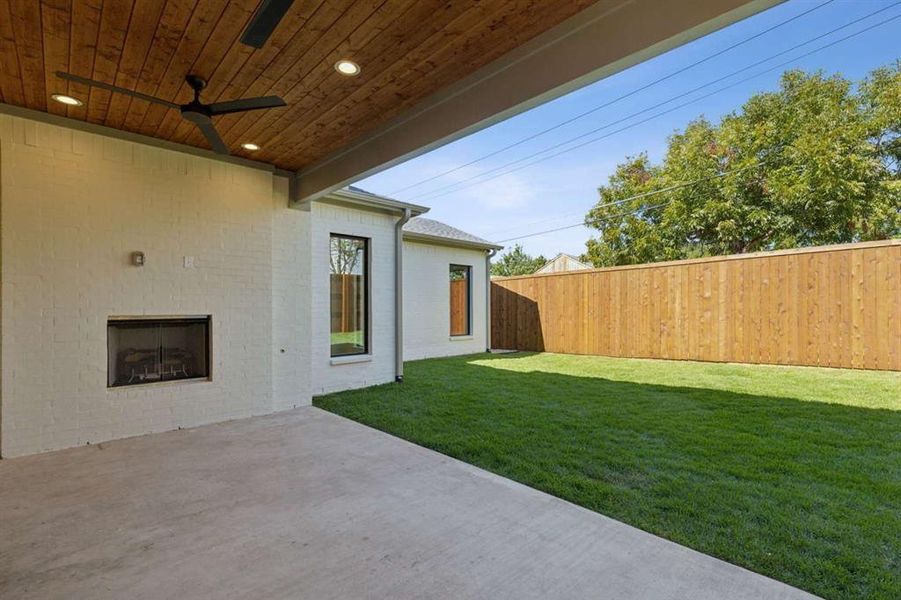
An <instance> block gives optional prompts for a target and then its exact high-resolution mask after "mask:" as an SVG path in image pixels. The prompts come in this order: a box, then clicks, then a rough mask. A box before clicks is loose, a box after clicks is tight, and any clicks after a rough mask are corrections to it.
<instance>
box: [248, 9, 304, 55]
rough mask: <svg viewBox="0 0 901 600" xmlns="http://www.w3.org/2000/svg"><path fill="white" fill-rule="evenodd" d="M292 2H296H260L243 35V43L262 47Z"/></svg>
mask: <svg viewBox="0 0 901 600" xmlns="http://www.w3.org/2000/svg"><path fill="white" fill-rule="evenodd" d="M292 4H294V0H263V1H262V2H260V6H259V8H257V12H255V13H254V15H253V18H252V19H250V24H249V25H248V26H247V29H245V30H244V33H243V34H242V35H241V43H242V44H246V45H248V46H253V47H254V48H262V47H263V45H264V44H265V43H266V40H268V39H269V36H270V35H272V32H273V31H275V28H276V27H278V24H279V22H280V21H281V20H282V17H284V16H285V13H286V12H288V9H289V8H291V5H292Z"/></svg>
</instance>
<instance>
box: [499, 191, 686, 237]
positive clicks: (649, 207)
mask: <svg viewBox="0 0 901 600" xmlns="http://www.w3.org/2000/svg"><path fill="white" fill-rule="evenodd" d="M670 202H672V200H667V201H666V202H661V203H660V204H652V205H650V206H642V207H641V208H636V209H635V210H630V211H626V212H624V213H619V214H616V215H610V216H609V217H604V218H603V219H596V220H594V224H597V223H603V222H604V221H612V220H613V219H618V218H619V217H628V216H629V215H632V214H635V213H637V212H642V211H646V210H653V209H655V208H660V207H661V206H666V205H667V204H669V203H670ZM582 225H584V226H586V227H587V224H586V223H585V221H582V222H581V223H576V224H574V225H565V226H563V227H557V228H555V229H545V230H544V231H536V232H535V233H529V234H526V235H521V236H519V237H515V238H509V239H506V240H501V241H499V242H497V243H498V244H503V243H504V242H512V241H514V240H524V239H526V238H530V237H535V236H539V235H545V234H547V233H555V232H557V231H563V230H565V229H572V228H573V227H579V226H582Z"/></svg>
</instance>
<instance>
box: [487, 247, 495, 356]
mask: <svg viewBox="0 0 901 600" xmlns="http://www.w3.org/2000/svg"><path fill="white" fill-rule="evenodd" d="M495 254H497V248H492V249H491V250H488V251H486V252H485V352H491V259H492V258H494V255H495Z"/></svg>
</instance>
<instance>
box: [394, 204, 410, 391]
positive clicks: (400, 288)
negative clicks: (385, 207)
mask: <svg viewBox="0 0 901 600" xmlns="http://www.w3.org/2000/svg"><path fill="white" fill-rule="evenodd" d="M412 216H413V213H412V211H411V210H410V209H409V208H404V209H403V214H402V215H401V217H400V219H398V221H397V223H395V224H394V381H396V382H397V383H403V381H404V225H405V224H406V223H407V221H409V220H410V218H411V217H412Z"/></svg>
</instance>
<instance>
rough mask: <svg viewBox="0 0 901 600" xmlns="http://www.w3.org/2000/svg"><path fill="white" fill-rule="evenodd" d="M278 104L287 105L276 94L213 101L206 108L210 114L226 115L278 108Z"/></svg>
mask: <svg viewBox="0 0 901 600" xmlns="http://www.w3.org/2000/svg"><path fill="white" fill-rule="evenodd" d="M279 106H287V104H286V103H285V101H284V100H282V99H281V98H279V97H278V96H262V97H260V98H242V99H241V100H227V101H225V102H214V103H213V104H210V105H209V106H208V107H207V108H208V109H209V111H210V114H211V115H227V114H228V113H236V112H244V111H245V110H259V109H261V108H278V107H279Z"/></svg>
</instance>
